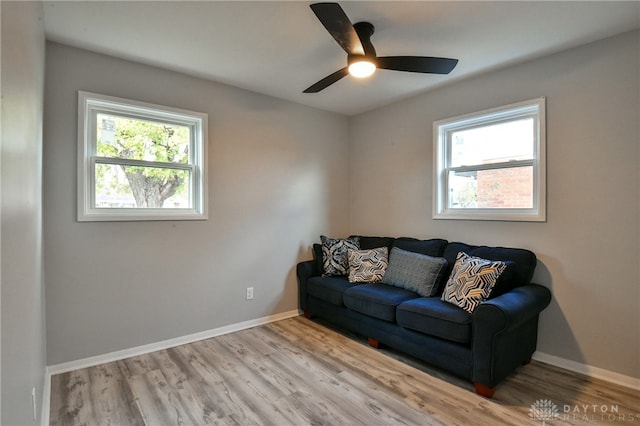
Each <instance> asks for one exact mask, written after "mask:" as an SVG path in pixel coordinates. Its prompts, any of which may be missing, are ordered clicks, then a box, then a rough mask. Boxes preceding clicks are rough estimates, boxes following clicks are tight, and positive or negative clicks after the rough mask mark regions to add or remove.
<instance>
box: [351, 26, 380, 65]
mask: <svg viewBox="0 0 640 426" xmlns="http://www.w3.org/2000/svg"><path fill="white" fill-rule="evenodd" d="M353 28H354V29H355V30H356V33H357V34H358V38H359V39H360V43H362V48H363V49H364V52H363V53H364V56H367V57H369V58H375V57H376V49H375V48H374V47H373V44H371V36H372V35H373V33H374V32H375V27H374V26H373V24H372V23H370V22H357V23H355V24H353ZM350 56H354V55H350Z"/></svg>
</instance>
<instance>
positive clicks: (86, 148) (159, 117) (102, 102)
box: [78, 91, 208, 222]
mask: <svg viewBox="0 0 640 426" xmlns="http://www.w3.org/2000/svg"><path fill="white" fill-rule="evenodd" d="M98 113H107V114H116V115H120V116H126V117H131V118H134V119H141V120H152V121H159V122H164V123H171V124H176V125H180V126H186V127H189V128H190V136H191V140H190V154H191V156H190V160H189V163H188V164H176V165H174V164H172V165H171V168H182V169H185V170H189V171H190V175H191V179H192V182H191V185H190V189H191V194H190V197H191V200H192V207H191V208H189V209H178V208H175V209H173V208H104V207H102V208H100V207H96V202H95V166H96V163H99V164H118V165H120V164H130V165H141V166H150V167H166V166H167V163H156V162H152V161H144V160H127V159H117V158H116V159H114V158H106V157H98V156H97V155H96V152H97V124H96V120H97V118H96V117H97V114H98ZM207 133H208V130H207V114H204V113H200V112H195V111H189V110H184V109H178V108H171V107H166V106H161V105H155V104H150V103H146V102H139V101H134V100H130V99H123V98H117V97H113V96H106V95H101V94H97V93H90V92H84V91H78V221H79V222H87V221H146V220H206V219H207V218H208V206H207V204H208V203H207V167H206V159H207ZM174 166H175V167H174Z"/></svg>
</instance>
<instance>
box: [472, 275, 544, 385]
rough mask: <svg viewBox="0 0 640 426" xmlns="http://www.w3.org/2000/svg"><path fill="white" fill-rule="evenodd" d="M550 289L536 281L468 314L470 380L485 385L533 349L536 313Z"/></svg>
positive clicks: (541, 306) (529, 354)
mask: <svg viewBox="0 0 640 426" xmlns="http://www.w3.org/2000/svg"><path fill="white" fill-rule="evenodd" d="M550 302H551V292H550V291H549V289H547V288H546V287H543V286H541V285H538V284H527V285H524V286H521V287H517V288H514V289H512V290H510V291H508V292H507V293H505V294H503V295H501V296H498V297H496V298H493V299H490V300H487V301H486V302H484V303H481V304H480V305H479V306H478V307H477V308H476V310H475V311H474V312H473V315H472V330H473V331H472V332H473V337H472V350H473V381H474V382H475V383H480V384H482V385H484V386H487V387H489V388H493V387H494V386H495V385H496V384H497V383H498V382H500V381H501V380H502V379H503V378H505V377H506V376H507V375H508V374H510V373H511V372H512V371H513V370H514V369H516V368H517V367H518V366H519V365H521V364H523V363H525V362H527V361H528V360H529V359H530V358H531V355H533V353H534V352H535V350H536V345H537V339H538V315H539V314H540V312H542V310H543V309H544V308H546V307H547V306H548V305H549V303H550Z"/></svg>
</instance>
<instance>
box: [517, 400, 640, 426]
mask: <svg viewBox="0 0 640 426" xmlns="http://www.w3.org/2000/svg"><path fill="white" fill-rule="evenodd" d="M529 417H530V418H531V419H533V420H538V421H541V422H542V424H543V425H546V424H547V422H548V421H551V420H558V421H562V422H569V423H570V424H575V423H576V422H578V423H579V424H584V423H591V422H593V423H596V424H603V423H634V424H638V425H640V413H637V414H630V413H626V414H625V413H624V412H623V413H620V408H619V407H618V405H617V404H613V405H606V404H601V405H596V404H574V405H567V404H565V405H562V406H561V407H558V406H557V405H556V404H555V403H554V402H553V401H551V400H550V399H539V400H537V401H536V402H534V403H533V404H531V407H530V408H529Z"/></svg>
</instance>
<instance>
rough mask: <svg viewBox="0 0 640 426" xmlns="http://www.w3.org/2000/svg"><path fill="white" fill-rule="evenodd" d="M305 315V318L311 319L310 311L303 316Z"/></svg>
mask: <svg viewBox="0 0 640 426" xmlns="http://www.w3.org/2000/svg"><path fill="white" fill-rule="evenodd" d="M303 315H304V317H305V318H306V319H311V312H309V311H304V314H303Z"/></svg>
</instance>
